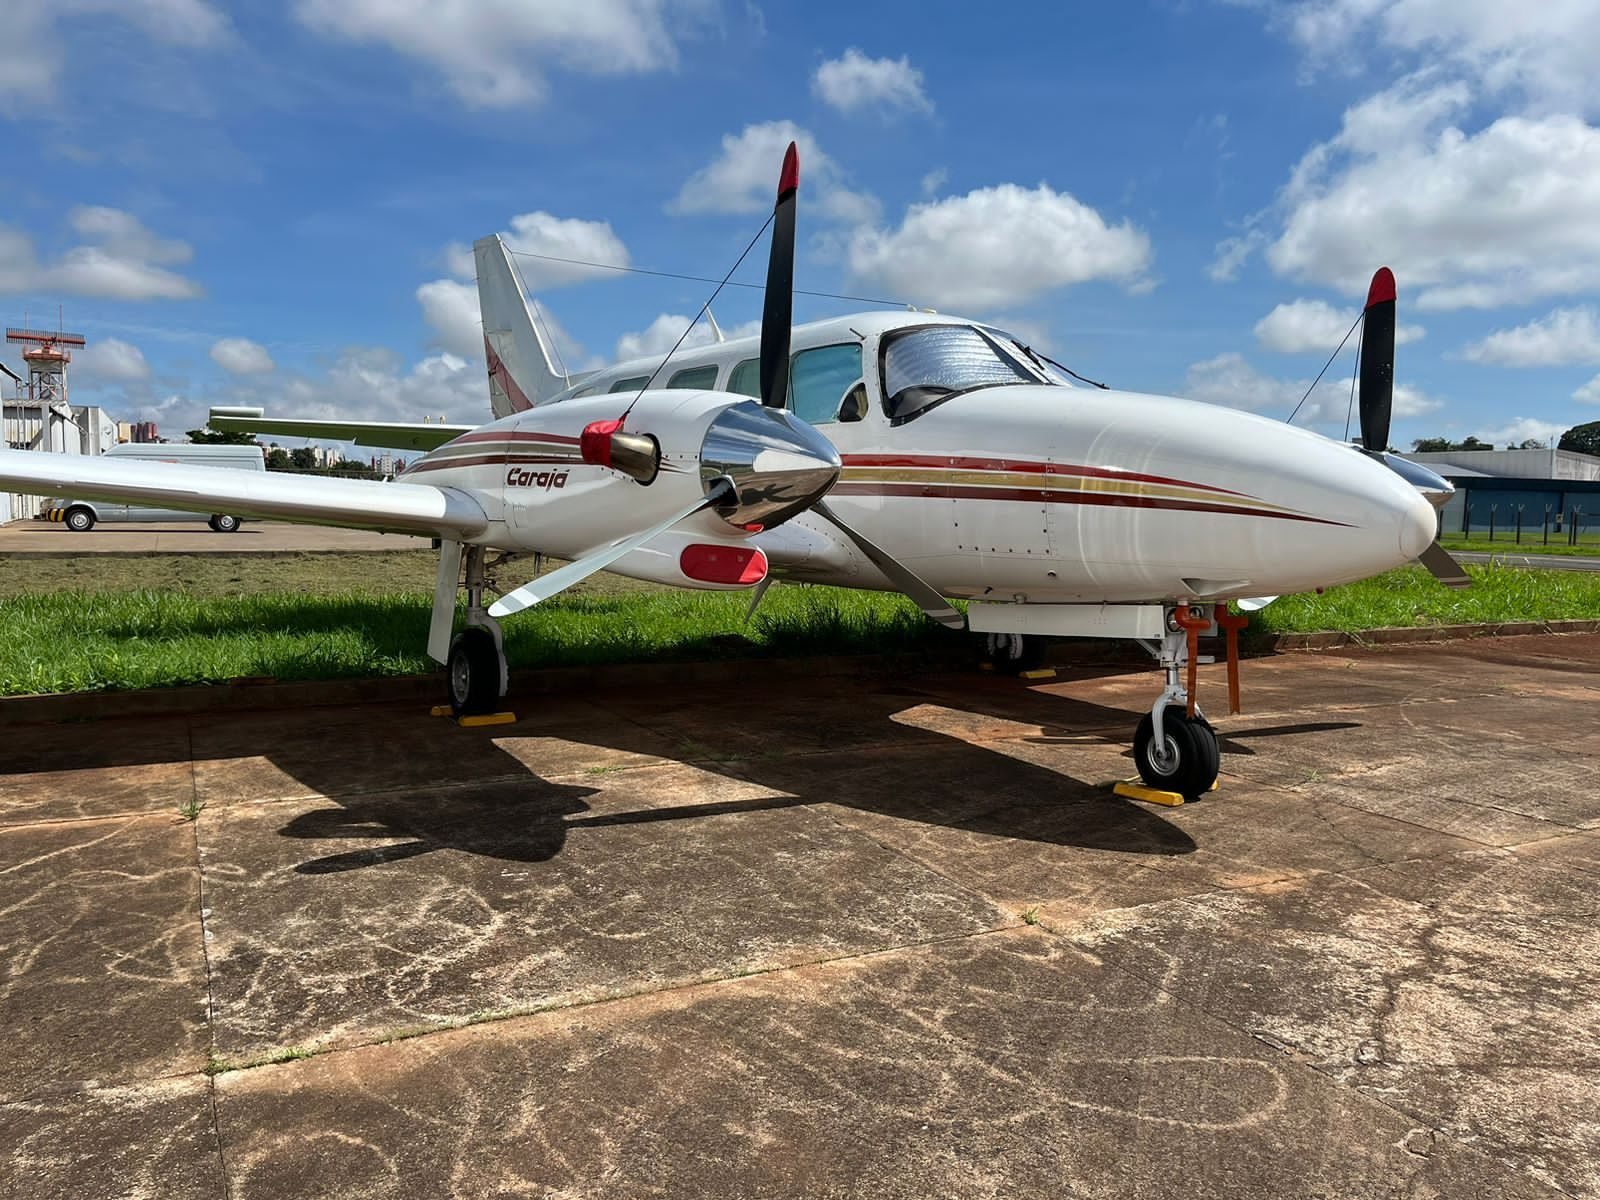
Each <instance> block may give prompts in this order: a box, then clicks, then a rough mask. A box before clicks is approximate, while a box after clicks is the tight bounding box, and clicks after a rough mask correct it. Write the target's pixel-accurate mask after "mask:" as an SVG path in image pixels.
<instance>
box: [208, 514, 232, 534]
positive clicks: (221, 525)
mask: <svg viewBox="0 0 1600 1200" xmlns="http://www.w3.org/2000/svg"><path fill="white" fill-rule="evenodd" d="M210 525H211V528H213V529H215V530H216V531H217V532H218V533H237V532H239V518H238V517H230V516H228V515H227V514H226V513H218V514H217V515H216V516H214V517H212V518H211V521H210Z"/></svg>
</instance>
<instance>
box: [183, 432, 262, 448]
mask: <svg viewBox="0 0 1600 1200" xmlns="http://www.w3.org/2000/svg"><path fill="white" fill-rule="evenodd" d="M184 436H185V437H187V438H188V439H189V440H190V441H191V442H193V443H194V444H195V445H197V446H254V445H255V444H256V435H255V434H253V433H218V432H217V431H216V430H214V429H191V430H189V432H188V433H186V434H184Z"/></svg>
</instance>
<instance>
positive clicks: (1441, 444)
mask: <svg viewBox="0 0 1600 1200" xmlns="http://www.w3.org/2000/svg"><path fill="white" fill-rule="evenodd" d="M1453 448H1454V446H1453V443H1452V442H1451V441H1450V439H1449V438H1418V439H1417V440H1416V441H1414V442H1412V443H1411V449H1412V450H1413V451H1414V452H1416V453H1417V454H1438V453H1441V452H1442V451H1445V450H1450V449H1453Z"/></svg>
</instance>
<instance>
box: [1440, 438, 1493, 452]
mask: <svg viewBox="0 0 1600 1200" xmlns="http://www.w3.org/2000/svg"><path fill="white" fill-rule="evenodd" d="M1450 449H1452V450H1493V449H1494V443H1492V442H1480V441H1479V440H1478V439H1477V438H1475V437H1464V438H1462V439H1461V440H1460V441H1459V442H1457V443H1456V444H1455V445H1454V446H1451V447H1450Z"/></svg>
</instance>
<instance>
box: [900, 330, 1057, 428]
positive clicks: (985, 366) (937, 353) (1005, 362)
mask: <svg viewBox="0 0 1600 1200" xmlns="http://www.w3.org/2000/svg"><path fill="white" fill-rule="evenodd" d="M1003 337H1004V335H1000V336H996V335H994V334H991V333H988V332H985V331H983V330H980V329H977V328H974V327H973V326H971V325H924V326H921V327H920V328H916V329H906V330H902V331H900V332H898V333H895V334H893V335H892V336H891V337H888V338H886V339H885V340H884V348H883V394H884V397H885V406H886V407H887V408H888V410H889V417H890V419H891V420H892V421H895V422H900V421H906V420H910V419H911V418H912V417H914V416H916V415H917V414H918V413H921V412H923V411H924V410H926V409H928V408H931V407H932V406H933V405H935V404H938V403H940V402H941V401H943V400H947V399H949V398H950V397H951V396H955V395H958V394H961V393H963V392H971V391H976V390H977V389H979V388H988V387H1001V386H1003V385H1005V384H1008V383H1041V382H1045V381H1046V380H1047V379H1048V376H1044V377H1041V374H1040V373H1036V372H1035V371H1033V370H1030V369H1029V368H1028V366H1026V365H1024V356H1023V353H1022V351H1021V349H1020V347H1017V346H1015V345H1013V344H1011V342H1010V339H1005V340H1002V338H1003Z"/></svg>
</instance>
